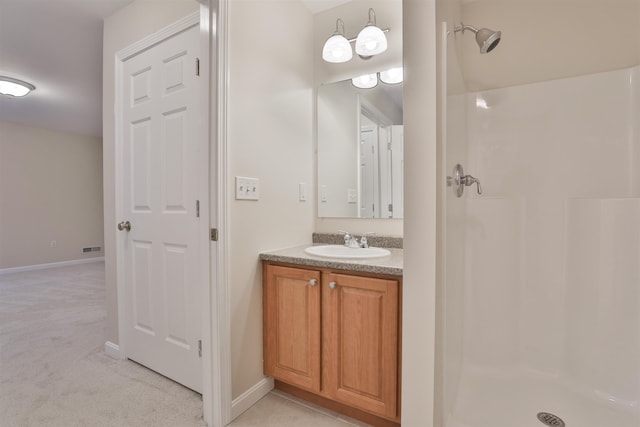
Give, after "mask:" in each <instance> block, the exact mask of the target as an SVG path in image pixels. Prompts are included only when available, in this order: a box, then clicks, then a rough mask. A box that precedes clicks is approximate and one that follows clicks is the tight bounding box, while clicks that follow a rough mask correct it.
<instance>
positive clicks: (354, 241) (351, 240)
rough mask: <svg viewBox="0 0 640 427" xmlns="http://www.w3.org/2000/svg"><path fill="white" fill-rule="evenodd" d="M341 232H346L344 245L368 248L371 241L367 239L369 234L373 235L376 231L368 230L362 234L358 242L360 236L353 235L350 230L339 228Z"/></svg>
mask: <svg viewBox="0 0 640 427" xmlns="http://www.w3.org/2000/svg"><path fill="white" fill-rule="evenodd" d="M338 232H339V233H340V234H344V245H345V246H346V247H348V248H354V249H356V248H368V247H369V242H368V241H367V236H372V235H374V234H375V233H371V232H367V233H364V234H363V235H362V237H361V238H360V241H359V242H358V238H357V237H355V236H353V235H351V233H349V232H348V231H344V230H339V231H338Z"/></svg>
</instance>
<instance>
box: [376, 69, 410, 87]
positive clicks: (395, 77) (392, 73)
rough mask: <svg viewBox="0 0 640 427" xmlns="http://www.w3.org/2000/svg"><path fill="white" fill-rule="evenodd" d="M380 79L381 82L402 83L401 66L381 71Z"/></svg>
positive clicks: (389, 83)
mask: <svg viewBox="0 0 640 427" xmlns="http://www.w3.org/2000/svg"><path fill="white" fill-rule="evenodd" d="M380 80H382V83H386V84H388V85H394V84H397V83H402V81H403V80H404V76H403V70H402V67H398V68H391V69H389V70H387V71H381V72H380Z"/></svg>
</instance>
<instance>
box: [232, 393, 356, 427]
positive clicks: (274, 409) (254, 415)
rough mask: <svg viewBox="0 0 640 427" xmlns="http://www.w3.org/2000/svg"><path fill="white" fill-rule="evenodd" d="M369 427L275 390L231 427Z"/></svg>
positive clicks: (237, 419) (236, 420)
mask: <svg viewBox="0 0 640 427" xmlns="http://www.w3.org/2000/svg"><path fill="white" fill-rule="evenodd" d="M303 426H304V427H354V426H357V427H367V426H368V424H365V423H362V422H360V421H357V420H354V419H352V418H348V417H346V416H344V415H341V414H338V413H335V412H333V411H330V410H328V409H325V408H322V407H320V406H317V405H314V404H313V403H309V402H305V401H303V400H300V399H298V398H296V397H294V396H291V395H288V394H285V393H282V392H280V391H278V390H274V391H272V392H271V393H269V394H268V395H266V396H265V397H264V398H262V399H261V400H260V401H259V402H258V403H256V404H255V405H253V406H252V407H251V408H249V409H248V410H247V411H246V412H244V413H243V414H242V415H240V416H239V417H238V418H236V419H235V420H234V421H233V422H232V423H231V424H229V427H303Z"/></svg>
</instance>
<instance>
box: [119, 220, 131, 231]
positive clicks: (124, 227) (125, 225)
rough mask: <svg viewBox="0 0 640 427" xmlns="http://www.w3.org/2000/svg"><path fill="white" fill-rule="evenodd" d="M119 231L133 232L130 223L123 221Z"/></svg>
mask: <svg viewBox="0 0 640 427" xmlns="http://www.w3.org/2000/svg"><path fill="white" fill-rule="evenodd" d="M118 230H120V231H122V230H127V231H131V223H130V222H129V221H121V222H119V223H118Z"/></svg>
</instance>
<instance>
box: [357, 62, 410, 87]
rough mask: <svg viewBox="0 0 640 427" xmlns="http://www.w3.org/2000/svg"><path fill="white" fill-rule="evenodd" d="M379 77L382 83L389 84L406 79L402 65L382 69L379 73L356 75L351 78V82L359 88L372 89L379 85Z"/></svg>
mask: <svg viewBox="0 0 640 427" xmlns="http://www.w3.org/2000/svg"><path fill="white" fill-rule="evenodd" d="M378 77H379V78H380V81H381V82H382V83H386V84H388V85H394V84H397V83H402V81H403V80H404V78H403V69H402V67H397V68H391V69H389V70H386V71H380V72H379V73H373V74H365V75H362V76H359V77H354V78H352V79H351V84H353V85H354V86H355V87H357V88H359V89H371V88H374V87H376V86H377V85H378Z"/></svg>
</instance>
